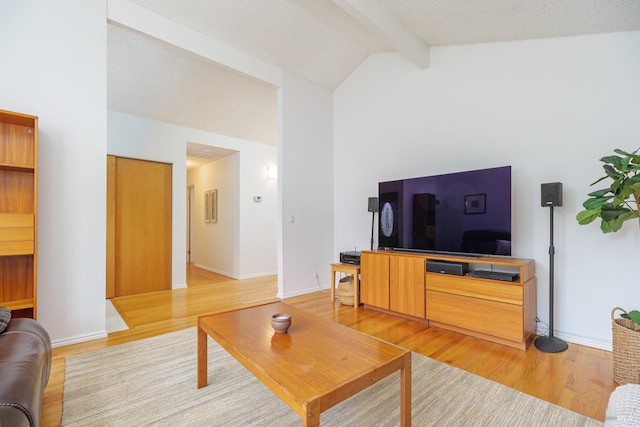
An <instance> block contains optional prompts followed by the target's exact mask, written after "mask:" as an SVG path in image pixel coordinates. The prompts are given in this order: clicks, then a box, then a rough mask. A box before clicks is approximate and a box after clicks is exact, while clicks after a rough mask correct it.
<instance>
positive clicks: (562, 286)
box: [333, 32, 640, 348]
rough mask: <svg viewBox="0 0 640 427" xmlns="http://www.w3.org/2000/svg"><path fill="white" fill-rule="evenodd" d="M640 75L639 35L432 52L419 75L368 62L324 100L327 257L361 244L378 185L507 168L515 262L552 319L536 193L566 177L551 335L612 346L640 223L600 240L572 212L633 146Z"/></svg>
mask: <svg viewBox="0 0 640 427" xmlns="http://www.w3.org/2000/svg"><path fill="white" fill-rule="evenodd" d="M639 75H640V33H639V32H630V33H619V34H608V35H595V36H584V37H571V38H560V39H546V40H537V41H522V42H510V43H494V44H480V45H468V46H456V47H439V48H432V49H431V67H430V68H428V69H426V70H420V69H418V68H417V67H415V66H414V65H413V64H411V63H410V62H409V61H407V60H406V59H404V58H403V57H402V56H400V55H396V54H377V55H372V56H370V57H369V58H368V59H367V60H365V62H364V63H363V64H362V65H361V66H360V67H359V68H358V69H357V70H356V71H355V72H354V73H353V74H352V75H351V76H350V77H349V78H348V79H347V81H345V82H344V83H343V84H342V85H341V86H340V87H339V88H338V89H336V91H335V92H334V156H333V160H334V171H335V174H334V214H335V224H334V225H335V227H334V239H335V244H334V250H333V253H334V254H337V253H338V252H340V251H344V250H352V249H353V248H354V246H357V247H358V248H359V249H360V248H365V249H366V248H368V247H369V239H370V234H371V214H370V213H368V212H367V210H366V205H367V198H368V197H370V196H376V195H377V183H378V182H379V181H385V180H391V179H400V178H406V177H415V176H424V175H431V174H438V173H446V172H455V171H462V170H468V169H477V168H484V167H492V166H502V165H512V166H513V177H512V179H513V227H514V228H513V238H514V248H513V249H514V252H513V255H514V256H517V257H523V258H533V259H535V260H536V275H537V278H538V317H539V318H540V319H542V320H543V321H548V312H549V303H548V283H549V280H548V275H549V270H548V264H549V262H548V261H549V255H548V248H549V209H547V208H542V207H541V206H540V184H541V183H544V182H554V181H560V182H563V183H564V206H562V207H559V208H556V209H555V210H554V212H555V248H556V256H555V270H556V274H555V290H556V292H555V300H556V301H555V302H556V310H555V319H554V321H555V329H556V332H555V335H556V336H558V337H561V338H564V339H566V340H567V341H570V342H575V343H582V344H586V345H592V346H595V347H601V348H610V345H611V320H610V312H611V309H612V308H613V307H615V306H622V307H624V308H626V309H628V310H630V309H634V308H640V292H638V281H637V279H636V277H635V274H634V271H635V270H634V267H635V265H636V263H637V260H638V255H639V254H640V234H639V230H638V225H637V224H634V223H629V224H627V225H625V227H624V230H623V231H622V232H619V233H617V234H615V235H604V234H602V233H601V232H600V230H599V228H598V226H596V225H591V226H579V225H578V224H577V222H576V221H575V215H576V213H577V212H578V211H579V210H580V209H581V204H582V202H583V201H584V199H585V198H586V194H587V193H588V192H590V191H592V190H593V189H592V188H590V187H589V184H590V183H592V182H593V181H595V180H596V179H597V178H599V177H600V176H602V175H603V173H602V168H601V163H600V162H599V161H598V159H599V158H600V157H602V156H605V155H608V154H610V153H611V152H612V150H613V149H614V148H622V149H627V150H634V149H636V148H638V146H640V120H639V119H638V117H640V101H639V100H640V79H638V76H639ZM347 183H348V185H347ZM376 239H377V237H376ZM376 244H377V240H376ZM539 328H542V330H544V325H539Z"/></svg>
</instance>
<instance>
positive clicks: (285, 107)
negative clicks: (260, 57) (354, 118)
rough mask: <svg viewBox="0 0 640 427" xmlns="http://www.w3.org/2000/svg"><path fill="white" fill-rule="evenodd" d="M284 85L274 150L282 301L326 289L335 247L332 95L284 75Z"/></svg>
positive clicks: (281, 91)
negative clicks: (283, 298) (278, 144)
mask: <svg viewBox="0 0 640 427" xmlns="http://www.w3.org/2000/svg"><path fill="white" fill-rule="evenodd" d="M283 81H284V84H283V88H282V89H281V90H280V120H281V122H280V129H281V131H280V150H279V152H278V155H279V162H278V163H279V170H278V175H279V176H278V184H279V193H278V194H279V197H280V200H281V203H282V205H281V210H280V211H279V213H278V214H279V222H280V224H281V227H282V240H281V241H280V242H279V245H280V249H281V253H282V257H281V258H280V260H279V263H280V264H279V266H278V296H279V297H281V298H282V297H290V296H294V295H300V294H304V293H309V292H313V291H317V290H318V289H320V288H327V287H328V285H329V264H331V262H332V252H333V247H334V245H333V236H332V234H331V230H332V229H333V196H332V191H333V166H332V162H333V144H332V132H333V130H332V129H333V126H332V114H333V109H332V93H331V92H330V91H328V90H326V89H323V88H320V87H318V86H316V85H314V84H312V83H310V82H308V81H306V80H303V79H301V78H299V77H296V76H294V75H292V74H291V73H287V72H285V74H284V78H283ZM315 272H318V278H317V279H316V278H314V273H315Z"/></svg>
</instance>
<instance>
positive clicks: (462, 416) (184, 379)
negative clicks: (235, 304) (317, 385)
mask: <svg viewBox="0 0 640 427" xmlns="http://www.w3.org/2000/svg"><path fill="white" fill-rule="evenodd" d="M412 357H413V368H412V382H413V389H412V417H413V425H414V426H447V427H450V426H491V427H494V426H509V427H513V426H602V423H600V422H598V421H595V420H592V419H590V418H587V417H584V416H582V415H579V414H577V413H575V412H571V411H569V410H566V409H563V408H560V407H559V406H556V405H552V404H550V403H547V402H544V401H542V400H540V399H537V398H534V397H531V396H529V395H526V394H524V393H521V392H518V391H516V390H513V389H511V388H509V387H506V386H503V385H501V384H498V383H495V382H492V381H489V380H486V379H484V378H481V377H479V376H476V375H473V374H470V373H468V372H465V371H463V370H461V369H457V368H454V367H451V366H448V365H446V364H444V363H441V362H438V361H435V360H432V359H429V358H427V357H424V356H422V355H419V354H416V353H413V355H412ZM301 380H303V379H301ZM399 387H400V385H399V374H398V373H396V374H394V375H392V376H390V377H388V378H386V379H385V380H383V381H381V382H379V383H377V384H375V385H373V386H372V387H370V388H369V389H367V390H365V391H363V392H361V393H359V394H357V395H355V396H353V397H351V398H350V399H348V400H346V401H345V402H342V403H341V404H339V405H337V406H334V407H333V408H331V409H330V410H328V411H325V412H323V413H322V415H321V418H320V421H321V425H322V426H347V425H349V426H396V425H398V424H399V422H398V421H399V396H398V395H399V389H400V388H399ZM300 422H301V421H300V417H299V416H298V415H297V414H296V413H295V412H293V411H292V410H291V409H290V408H289V407H288V406H286V405H285V404H284V403H282V402H281V401H280V399H278V397H276V396H275V395H274V394H272V393H271V391H270V390H269V389H267V388H266V387H265V386H263V385H262V383H260V382H259V381H258V380H257V379H255V378H254V377H253V376H252V375H251V374H250V373H249V372H248V371H247V370H245V369H244V368H243V367H242V366H241V365H240V364H239V363H238V362H236V360H235V359H233V358H232V357H231V356H229V355H228V354H227V353H226V352H225V351H224V350H223V349H222V348H221V347H220V346H218V345H217V344H216V343H215V342H214V341H213V340H211V339H209V386H207V387H204V388H202V389H200V390H198V389H197V387H196V330H195V328H190V329H186V330H184V331H179V332H173V333H170V334H166V335H161V336H158V337H153V338H148V339H145V340H140V341H136V342H131V343H127V344H122V345H118V346H115V347H110V348H106V349H102V350H98V351H92V352H88V353H84V354H79V355H74V356H70V357H67V359H66V368H65V382H64V398H63V411H62V425H63V426H83V427H84V426H299V425H300Z"/></svg>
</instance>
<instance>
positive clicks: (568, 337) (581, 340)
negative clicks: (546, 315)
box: [536, 329, 613, 351]
mask: <svg viewBox="0 0 640 427" xmlns="http://www.w3.org/2000/svg"><path fill="white" fill-rule="evenodd" d="M536 334H538V335H546V334H547V330H546V329H545V330H536ZM553 335H554V336H555V337H557V338H560V339H561V340H563V341H566V342H568V343H574V344H579V345H584V346H586V347H592V348H597V349H600V350H606V351H611V350H612V348H613V345H612V342H611V341H610V340H603V339H600V338H596V337H593V336H587V335H580V334H572V333H569V332H566V331H562V330H560V331H558V330H556V331H555V332H554V334H553Z"/></svg>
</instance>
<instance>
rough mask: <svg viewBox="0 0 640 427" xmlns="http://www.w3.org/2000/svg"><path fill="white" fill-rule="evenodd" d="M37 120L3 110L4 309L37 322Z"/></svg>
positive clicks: (0, 215) (0, 228)
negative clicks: (6, 308)
mask: <svg viewBox="0 0 640 427" xmlns="http://www.w3.org/2000/svg"><path fill="white" fill-rule="evenodd" d="M37 165H38V118H37V117H35V116H30V115H26V114H20V113H14V112H10V111H4V110H0V306H4V307H8V308H9V309H10V310H11V312H12V316H14V317H31V318H34V319H35V318H36V314H37V310H36V299H37V298H36V296H37V293H36V288H37V286H36V283H37V282H36V271H37V268H36V265H37V264H36V263H37V260H36V258H37V250H36V242H37V238H36V235H37V233H36V230H37V223H38V221H37V212H38V209H37V203H38V192H37V187H38V176H37V175H38V167H37Z"/></svg>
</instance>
